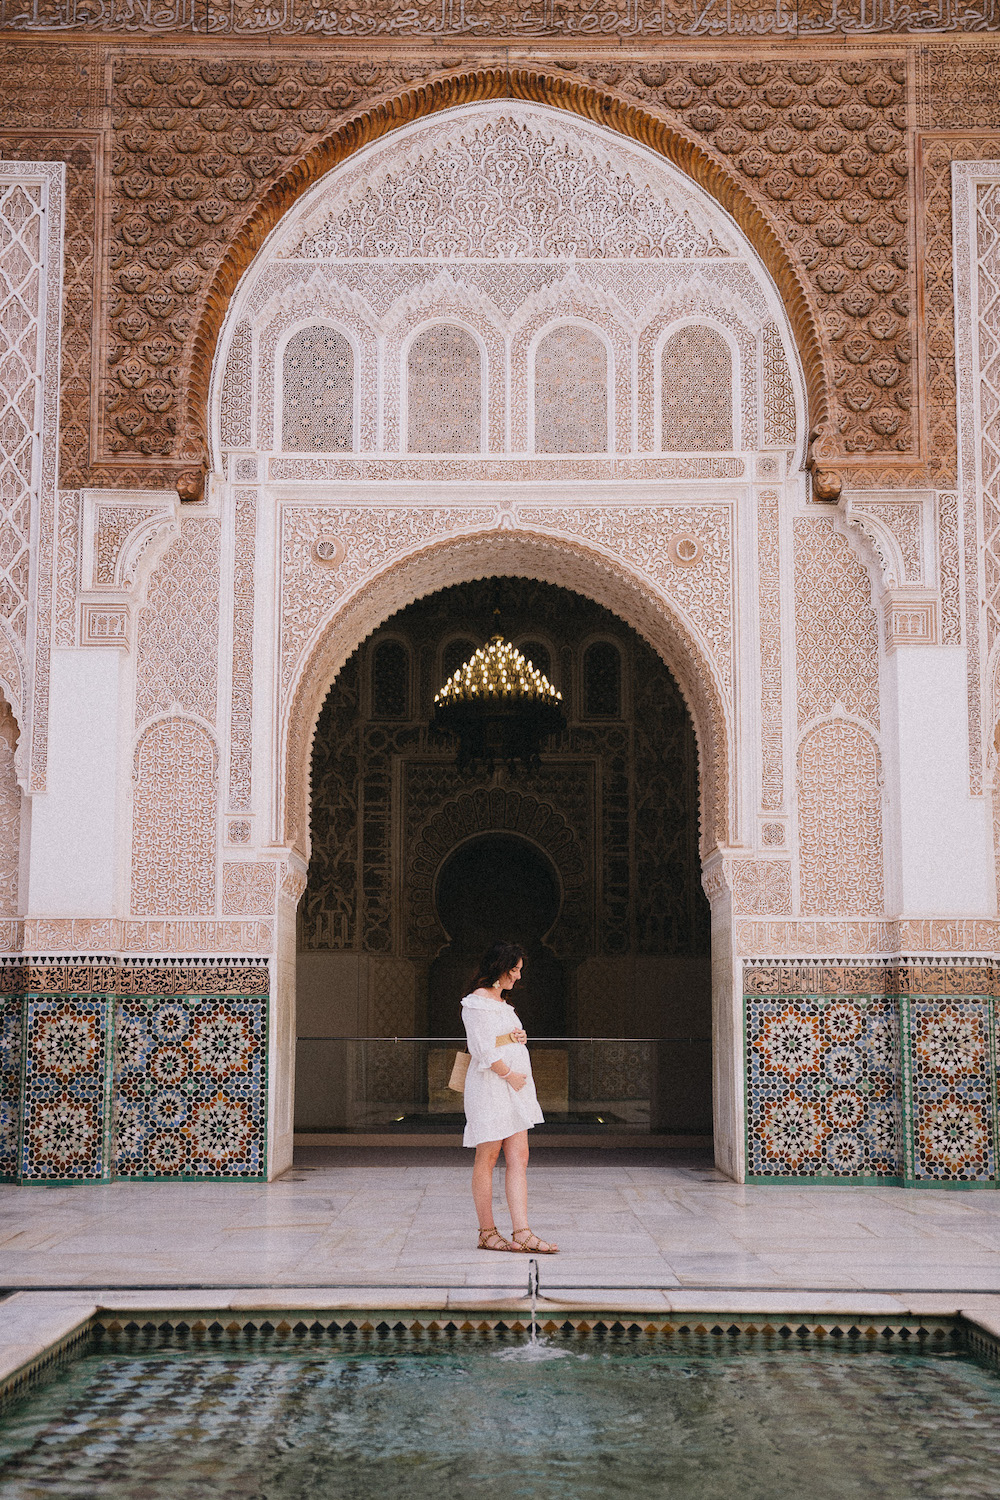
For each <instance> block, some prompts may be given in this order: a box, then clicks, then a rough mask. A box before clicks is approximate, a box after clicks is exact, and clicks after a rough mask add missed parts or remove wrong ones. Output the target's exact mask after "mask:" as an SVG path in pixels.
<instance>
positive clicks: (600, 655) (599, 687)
mask: <svg viewBox="0 0 1000 1500" xmlns="http://www.w3.org/2000/svg"><path fill="white" fill-rule="evenodd" d="M621 702H622V658H621V652H620V651H619V650H618V647H617V646H616V645H614V644H613V642H611V641H594V643H593V645H591V646H588V647H587V649H586V651H585V652H584V653H583V711H584V714H585V715H586V716H587V718H588V719H618V718H620V717H621Z"/></svg>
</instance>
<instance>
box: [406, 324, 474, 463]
mask: <svg viewBox="0 0 1000 1500" xmlns="http://www.w3.org/2000/svg"><path fill="white" fill-rule="evenodd" d="M406 370H407V425H408V442H407V446H408V448H409V450H410V452H411V453H478V452H479V451H480V448H481V447H482V440H481V416H482V395H481V389H480V381H481V369H480V358H479V346H478V345H477V343H476V341H475V339H474V338H473V337H472V335H471V334H470V333H466V331H465V329H464V328H456V327H455V326H454V325H453V324H451V323H439V324H438V325H437V326H436V327H434V328H428V329H426V330H425V332H423V333H421V334H419V335H418V336H417V337H416V338H415V339H414V340H413V343H412V344H411V345H410V352H409V357H408V359H407V364H406Z"/></svg>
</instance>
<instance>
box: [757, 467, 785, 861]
mask: <svg viewBox="0 0 1000 1500" xmlns="http://www.w3.org/2000/svg"><path fill="white" fill-rule="evenodd" d="M780 499H781V496H780V493H779V492H778V491H777V490H762V491H761V492H760V494H759V495H758V496H757V557H758V569H759V576H758V582H757V597H758V611H759V616H760V697H761V729H760V735H761V747H760V748H761V768H762V769H761V793H760V805H761V808H762V809H763V810H764V811H765V812H777V811H778V810H779V809H780V808H781V806H782V804H783V803H784V800H785V764H784V761H785V751H784V713H783V709H782V695H783V688H782V652H781V571H780V550H779V549H780V543H779V535H780V532H779V523H780V511H779V505H780ZM773 826H775V827H777V829H778V832H779V833H782V830H781V827H780V825H773ZM782 838H783V834H782ZM781 841H782V840H780V839H779V840H774V839H773V838H772V839H770V840H769V839H767V838H766V837H765V843H767V842H781Z"/></svg>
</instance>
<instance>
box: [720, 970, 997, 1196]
mask: <svg viewBox="0 0 1000 1500" xmlns="http://www.w3.org/2000/svg"><path fill="white" fill-rule="evenodd" d="M998 977H1000V975H998V969H997V967H996V966H995V965H994V964H991V963H989V962H984V961H982V960H970V959H914V960H898V961H884V962H872V961H870V960H858V961H855V962H849V961H843V962H841V961H837V960H833V961H824V960H816V961H807V960H794V959H792V960H768V959H760V960H753V961H749V962H747V963H746V964H745V965H744V986H743V989H744V1035H745V1045H746V1122H747V1123H746V1132H747V1175H748V1180H750V1181H753V1180H757V1181H791V1180H800V1181H801V1180H808V1181H817V1180H830V1179H839V1180H846V1181H853V1182H884V1183H899V1184H904V1185H906V1186H932V1185H938V1186H950V1187H995V1186H997V1183H998V1174H997V1159H996V1141H997V1082H996V1021H997V1017H996V1011H997V992H998Z"/></svg>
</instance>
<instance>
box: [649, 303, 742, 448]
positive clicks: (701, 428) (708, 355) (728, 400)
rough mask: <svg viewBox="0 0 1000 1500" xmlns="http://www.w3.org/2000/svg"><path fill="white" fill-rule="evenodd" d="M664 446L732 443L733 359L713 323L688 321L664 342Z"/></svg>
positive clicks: (697, 446) (678, 446)
mask: <svg viewBox="0 0 1000 1500" xmlns="http://www.w3.org/2000/svg"><path fill="white" fill-rule="evenodd" d="M660 375H661V385H660V391H661V402H660V406H661V413H662V423H663V427H662V430H663V448H664V451H665V452H668V453H684V452H689V451H691V450H692V449H693V450H696V451H698V450H702V449H708V450H709V451H713V450H715V449H719V448H723V449H725V448H731V447H732V446H733V358H732V354H731V353H730V350H729V345H728V344H727V343H726V340H725V339H724V338H723V337H722V334H721V333H718V332H717V331H716V330H715V329H714V328H705V327H703V326H700V325H698V324H691V325H690V326H689V327H687V328H681V329H679V330H678V332H677V333H675V334H674V335H673V336H672V337H671V338H669V339H668V340H667V342H666V344H665V345H664V346H663V363H662V368H661V372H660Z"/></svg>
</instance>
